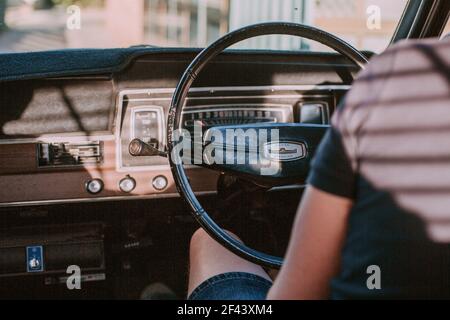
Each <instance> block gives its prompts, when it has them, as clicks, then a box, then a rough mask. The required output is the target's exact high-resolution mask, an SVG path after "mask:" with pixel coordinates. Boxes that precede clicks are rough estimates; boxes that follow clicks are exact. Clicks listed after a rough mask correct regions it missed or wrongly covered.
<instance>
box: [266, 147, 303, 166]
mask: <svg viewBox="0 0 450 320" xmlns="http://www.w3.org/2000/svg"><path fill="white" fill-rule="evenodd" d="M306 154H307V149H306V144H305V143H303V142H269V143H266V144H264V157H265V158H268V159H270V160H273V161H279V162H287V161H295V160H299V159H303V158H305V157H306Z"/></svg>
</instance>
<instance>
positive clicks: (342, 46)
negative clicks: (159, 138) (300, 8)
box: [167, 22, 367, 268]
mask: <svg viewBox="0 0 450 320" xmlns="http://www.w3.org/2000/svg"><path fill="white" fill-rule="evenodd" d="M274 34H278V35H291V36H298V37H303V38H307V39H310V40H313V41H317V42H320V43H322V44H324V45H326V46H328V47H330V48H332V49H334V50H336V51H337V52H339V53H341V54H342V55H344V56H345V57H347V58H349V59H350V60H351V61H352V62H354V63H355V64H356V65H358V66H359V67H360V68H361V69H362V68H364V65H365V64H366V63H367V59H366V57H365V56H364V55H363V54H362V53H361V52H359V51H358V50H357V49H355V48H354V47H352V46H351V45H350V44H348V43H346V42H345V41H343V40H341V39H339V38H337V37H336V36H334V35H332V34H330V33H327V32H325V31H322V30H320V29H317V28H314V27H310V26H306V25H302V24H296V23H287V22H269V23H261V24H255V25H251V26H247V27H244V28H241V29H237V30H235V31H233V32H231V33H228V34H227V35H225V36H223V37H221V38H220V39H218V40H217V41H215V42H214V43H213V44H211V45H210V46H209V47H207V48H205V49H204V50H202V51H201V52H200V53H199V54H198V55H197V56H196V58H195V59H194V60H193V61H192V62H191V64H190V65H189V66H188V67H187V69H186V70H185V72H184V74H183V76H182V77H181V79H180V81H179V83H178V85H177V87H176V88H175V92H174V94H173V98H172V102H171V105H170V109H169V115H168V121H167V147H168V157H169V163H170V168H171V171H172V175H173V177H174V180H175V184H176V187H177V189H178V192H179V193H180V195H181V197H182V198H183V199H184V200H185V202H186V203H187V204H188V206H189V208H190V210H191V212H192V214H193V216H194V217H195V219H196V220H197V222H198V223H199V224H200V226H201V227H202V228H203V229H204V230H205V231H206V232H207V233H208V234H209V235H210V236H211V237H212V238H214V239H215V240H216V241H218V242H219V243H220V244H222V245H223V246H224V247H225V248H227V249H229V250H231V251H232V252H233V253H235V254H237V255H239V256H241V257H242V258H244V259H246V260H249V261H251V262H254V263H257V264H259V265H262V266H266V267H270V268H279V267H281V265H282V264H283V259H282V258H280V257H276V256H272V255H269V254H266V253H263V252H260V251H257V250H254V249H252V248H250V247H247V246H246V245H245V244H243V243H241V242H240V241H238V240H236V239H235V238H233V237H232V236H230V235H229V234H228V233H227V232H225V231H224V230H223V229H222V228H221V227H220V226H218V225H217V224H216V223H215V221H213V220H212V219H211V217H210V216H209V215H208V213H207V212H206V211H205V210H204V209H203V207H202V205H201V204H200V202H199V201H198V199H197V197H196V196H195V193H194V191H193V190H192V188H191V185H190V183H189V179H188V177H187V175H186V171H185V169H184V166H183V164H182V161H181V158H180V155H179V154H178V152H173V151H174V147H175V145H174V143H175V142H176V141H173V138H174V131H175V130H178V129H181V114H182V109H183V107H184V105H185V102H186V98H187V95H188V93H189V90H190V88H191V86H192V84H193V82H194V81H195V79H196V78H197V76H198V74H199V73H200V71H201V70H202V69H203V68H204V67H205V66H206V65H207V64H208V63H209V62H210V61H211V60H212V59H214V58H215V57H216V56H217V55H219V54H220V53H221V52H223V51H224V50H225V49H226V48H228V47H230V46H231V45H233V44H235V43H238V42H240V41H242V40H246V39H249V38H253V37H257V36H263V35H274Z"/></svg>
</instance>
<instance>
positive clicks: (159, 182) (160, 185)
mask: <svg viewBox="0 0 450 320" xmlns="http://www.w3.org/2000/svg"><path fill="white" fill-rule="evenodd" d="M167 184H168V182H167V178H166V177H164V176H157V177H155V178H153V182H152V185H153V188H155V189H156V190H164V189H165V188H166V187H167Z"/></svg>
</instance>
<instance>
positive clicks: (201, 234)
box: [190, 228, 212, 248]
mask: <svg viewBox="0 0 450 320" xmlns="http://www.w3.org/2000/svg"><path fill="white" fill-rule="evenodd" d="M209 240H212V239H211V237H210V236H209V234H208V233H207V232H206V231H205V230H203V229H202V228H199V229H197V230H196V231H195V232H194V234H193V235H192V237H191V244H190V247H191V248H193V247H198V246H199V245H201V244H202V243H204V242H206V241H209Z"/></svg>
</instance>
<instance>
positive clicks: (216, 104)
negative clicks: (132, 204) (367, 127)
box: [0, 53, 356, 207]
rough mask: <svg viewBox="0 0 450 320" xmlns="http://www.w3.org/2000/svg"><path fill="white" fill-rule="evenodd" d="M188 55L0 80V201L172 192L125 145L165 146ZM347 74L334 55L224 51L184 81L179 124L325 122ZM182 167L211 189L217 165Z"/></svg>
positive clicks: (155, 160) (162, 173) (196, 184)
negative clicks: (188, 84)
mask: <svg viewBox="0 0 450 320" xmlns="http://www.w3.org/2000/svg"><path fill="white" fill-rule="evenodd" d="M192 58H193V55H192V54H182V53H180V54H174V53H170V54H163V53H161V54H160V55H156V56H155V55H152V56H144V57H140V58H138V59H135V60H134V61H132V62H131V63H130V65H129V66H128V67H127V68H126V69H125V70H122V71H120V72H118V73H116V74H110V75H98V76H89V77H73V78H61V79H55V78H53V79H41V80H28V81H22V82H12V83H4V84H1V83H0V91H2V93H5V92H6V93H7V94H5V95H4V96H3V101H4V103H5V104H8V105H9V106H10V109H8V110H9V111H8V110H6V112H3V113H2V114H1V115H0V125H1V126H2V132H1V134H0V207H14V206H28V205H42V204H59V203H68V202H91V201H110V200H131V199H148V198H161V197H177V196H178V195H177V191H176V187H175V184H174V181H173V179H172V176H171V173H170V168H169V164H168V160H167V159H166V158H164V157H161V156H148V157H146V156H144V157H133V156H131V155H130V154H129V152H128V146H129V143H130V141H131V140H133V139H134V138H139V139H141V140H143V141H144V142H146V143H148V144H151V145H152V146H153V147H155V148H157V149H159V150H161V151H164V150H165V147H166V141H165V139H166V137H165V132H166V119H167V112H168V108H169V104H170V101H171V97H172V93H173V91H174V89H173V88H174V87H175V85H176V82H177V80H178V78H179V77H180V75H181V73H182V71H183V70H184V68H185V67H186V65H187V64H188V63H189V61H190V60H191V59H192ZM300 58H303V61H302V60H301V59H300ZM319 62H321V63H320V64H319ZM322 62H324V64H323V63H322ZM323 65H325V67H324V66H323ZM261 66H263V67H264V70H265V73H264V77H262V76H261V75H259V74H260V73H261ZM355 72H356V70H354V69H352V66H351V65H349V64H346V63H345V62H344V61H342V60H341V58H339V56H338V55H325V56H324V57H322V56H314V55H311V54H309V55H307V56H304V57H301V56H300V57H293V56H292V55H287V56H283V55H281V54H273V55H272V56H270V55H261V54H256V55H255V56H254V57H252V56H251V55H250V56H247V55H245V56H243V57H241V56H237V55H236V54H230V55H225V56H224V57H221V58H220V59H219V60H218V62H217V63H215V64H212V66H211V68H209V70H205V71H204V73H206V75H205V76H204V77H203V78H202V77H200V78H199V81H198V83H197V85H196V86H195V87H194V88H192V89H191V91H190V93H189V97H188V100H187V103H186V107H185V109H184V112H183V114H182V125H183V127H184V128H186V129H187V130H190V129H192V126H193V125H194V123H195V122H196V121H201V122H202V123H204V124H205V125H207V126H214V125H230V124H246V123H255V122H283V123H288V122H297V123H312V124H327V123H329V120H330V117H331V115H332V113H333V112H334V110H335V108H336V106H337V104H338V103H339V101H340V100H341V99H342V97H343V96H344V95H345V93H346V92H347V90H348V89H349V88H350V84H351V80H352V79H353V74H354V73H355ZM249 74H250V75H253V76H252V77H249ZM218 75H220V76H218ZM187 172H188V175H189V177H190V180H191V184H192V187H193V190H194V191H195V192H196V193H197V194H198V195H202V194H211V193H215V190H216V183H217V178H218V173H217V172H214V171H211V170H207V169H204V168H200V167H194V166H189V167H188V168H187Z"/></svg>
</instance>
